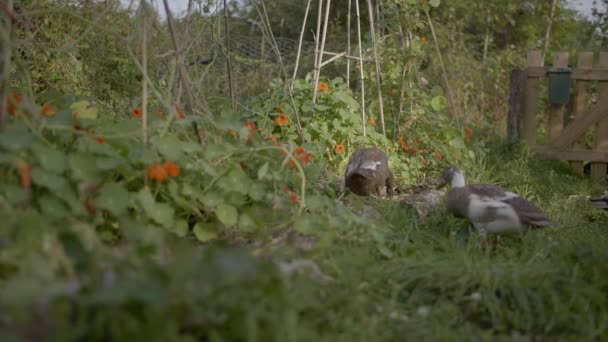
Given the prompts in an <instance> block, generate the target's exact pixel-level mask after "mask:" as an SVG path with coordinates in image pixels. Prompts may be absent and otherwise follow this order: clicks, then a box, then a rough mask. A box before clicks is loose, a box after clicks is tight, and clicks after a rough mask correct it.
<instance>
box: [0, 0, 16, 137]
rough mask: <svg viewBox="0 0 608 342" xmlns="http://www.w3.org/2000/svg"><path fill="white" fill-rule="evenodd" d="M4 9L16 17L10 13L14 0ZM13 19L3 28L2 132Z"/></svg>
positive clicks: (8, 2) (0, 129)
mask: <svg viewBox="0 0 608 342" xmlns="http://www.w3.org/2000/svg"><path fill="white" fill-rule="evenodd" d="M3 10H4V11H5V13H6V15H7V18H10V19H13V18H14V17H13V16H11V15H9V14H13V0H8V1H7V2H6V3H5V4H4V6H3ZM13 22H14V21H12V20H6V27H4V29H3V30H2V46H3V49H2V79H1V80H0V101H1V102H0V132H1V131H3V130H4V125H5V123H4V121H5V115H6V112H7V110H8V108H7V99H8V86H9V78H8V73H9V69H10V63H11V43H10V37H11V29H12V25H11V24H12V23H13Z"/></svg>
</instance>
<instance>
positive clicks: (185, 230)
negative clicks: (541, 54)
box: [0, 0, 608, 341]
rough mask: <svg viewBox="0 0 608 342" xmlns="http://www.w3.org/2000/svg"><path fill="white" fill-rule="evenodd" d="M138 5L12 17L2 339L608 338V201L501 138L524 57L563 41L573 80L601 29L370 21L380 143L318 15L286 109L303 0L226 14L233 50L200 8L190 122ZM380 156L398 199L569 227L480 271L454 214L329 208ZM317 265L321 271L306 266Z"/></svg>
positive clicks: (381, 4) (341, 20)
mask: <svg viewBox="0 0 608 342" xmlns="http://www.w3.org/2000/svg"><path fill="white" fill-rule="evenodd" d="M348 2H349V1H348V0H334V1H332V8H333V10H332V11H331V12H330V16H329V22H330V24H329V29H328V34H327V43H326V50H327V51H331V52H340V51H344V50H345V49H346V46H347V41H346V37H347V34H346V31H347V22H348V21H347V17H346V14H347V9H348ZM140 4H141V2H130V3H129V4H125V3H124V2H121V1H118V0H104V1H94V0H24V1H18V2H15V6H14V14H15V15H14V16H15V18H16V19H15V21H14V22H13V21H11V20H10V19H9V16H7V15H4V14H3V16H2V17H0V18H1V19H0V23H1V24H2V33H3V37H8V39H5V38H3V39H4V40H3V41H2V47H3V50H2V53H3V56H7V55H8V53H10V56H11V59H10V64H9V65H8V69H7V70H6V71H7V72H6V73H3V75H7V74H8V78H4V80H7V82H3V84H2V86H3V88H2V89H0V90H1V91H2V92H3V93H6V94H7V96H8V99H7V112H8V115H6V127H4V130H3V131H2V133H0V217H2V224H0V340H3V341H12V340H14V341H22V340H32V341H34V340H36V341H37V340H83V339H87V340H89V339H90V340H125V339H136V340H139V339H149V340H162V341H173V340H175V341H185V340H186V341H189V340H192V341H245V340H246V341H312V340H314V341H324V340H327V341H340V340H344V341H347V340H348V341H358V340H360V341H369V340H376V341H379V340H387V341H391V340H395V339H398V338H403V337H404V336H407V337H410V338H425V339H448V338H451V339H455V338H458V339H465V338H466V339H471V338H478V339H490V338H492V339H505V340H506V339H518V338H520V337H527V338H537V339H540V340H554V339H557V338H560V337H561V338H572V339H574V338H586V339H600V338H603V337H606V334H607V331H608V330H607V326H606V320H605V317H606V315H607V314H608V308H607V306H606V305H607V303H606V296H605V290H606V286H608V282H607V279H606V277H605V276H603V275H604V274H606V269H605V268H606V265H607V264H606V263H605V262H603V261H605V259H606V257H607V255H606V252H605V248H603V245H604V244H605V240H606V235H605V233H604V230H603V229H604V228H605V227H606V219H607V217H606V215H603V214H602V213H597V212H595V211H593V210H591V209H589V208H588V207H586V206H585V205H584V203H583V201H581V200H577V199H576V198H574V197H571V195H573V194H583V193H592V192H599V191H600V190H601V188H600V187H599V186H598V185H597V184H593V183H591V182H589V181H587V180H583V179H580V178H578V177H576V176H574V175H573V174H571V173H569V172H568V171H567V170H566V169H565V168H564V166H563V165H562V164H560V163H551V162H546V161H537V160H534V159H533V158H530V155H529V152H528V151H527V150H526V149H525V148H515V147H512V146H509V147H505V145H503V144H502V140H501V139H502V138H501V136H502V135H503V132H504V131H505V129H504V126H505V117H506V113H507V101H508V87H509V73H510V71H511V70H512V69H513V68H516V67H523V66H524V63H525V54H526V51H528V50H530V49H544V47H545V45H546V46H547V54H546V55H545V63H546V64H550V62H551V60H552V53H553V52H554V51H557V50H566V51H569V52H570V56H571V63H570V64H573V65H574V64H575V56H576V54H575V52H577V51H583V50H589V51H598V50H601V49H603V48H605V47H606V46H605V45H606V40H605V31H606V18H605V16H606V14H605V12H603V11H600V10H596V11H594V12H593V14H592V15H591V17H583V16H581V15H580V14H578V13H577V12H575V11H574V10H571V9H569V5H568V3H567V2H566V1H563V0H556V1H553V2H551V1H537V0H517V1H507V0H497V1H491V2H479V1H472V0H458V1H450V2H444V3H440V1H437V0H431V1H424V0H406V1H398V0H385V1H377V2H373V4H372V5H373V7H374V8H376V9H377V15H375V16H374V19H375V22H376V32H377V34H378V37H379V39H378V49H379V56H380V62H381V63H380V64H381V79H382V84H381V90H382V93H383V104H384V114H385V121H386V128H387V137H386V139H385V137H384V136H383V135H382V131H381V129H380V115H379V103H378V97H377V92H376V88H375V69H374V65H373V63H371V62H370V63H365V65H364V70H363V79H361V76H360V74H359V71H358V65H357V64H356V63H355V62H353V61H351V63H350V71H351V72H350V74H349V75H346V61H345V60H344V59H340V60H337V61H335V62H334V63H332V64H330V65H328V66H327V67H324V68H323V70H322V73H321V82H322V83H323V87H321V86H320V85H319V84H313V81H312V76H311V73H312V70H313V56H314V37H313V35H312V33H311V32H312V31H314V28H315V26H316V14H317V13H318V3H317V2H316V1H313V2H312V4H311V8H310V14H309V19H308V23H307V25H306V27H305V30H304V35H303V45H302V56H301V59H300V65H299V69H298V72H297V77H296V79H295V80H294V83H293V88H292V89H291V90H290V88H289V87H290V86H292V84H291V80H290V79H289V78H291V75H292V74H293V72H294V69H295V60H296V56H297V47H298V40H299V36H300V30H301V28H302V27H301V25H302V20H303V18H304V15H305V10H306V1H300V2H296V1H291V0H275V1H266V2H261V1H253V0H252V1H246V2H243V1H229V13H228V17H227V26H228V30H229V36H230V46H229V47H227V46H226V39H225V38H226V36H225V31H224V24H225V22H224V19H225V18H224V15H225V14H224V12H223V8H222V2H221V1H219V0H195V1H191V6H190V9H189V11H188V13H189V14H188V15H186V16H180V17H179V18H175V23H174V24H175V30H176V37H177V38H178V41H179V42H181V43H182V44H184V45H183V46H182V47H181V49H182V51H181V52H183V53H184V54H185V58H184V65H185V67H186V70H187V73H188V76H189V78H190V81H191V88H192V89H191V91H192V95H193V98H194V106H193V108H192V110H191V111H190V110H185V108H188V104H187V101H186V100H185V98H186V97H187V96H186V95H187V94H186V91H187V89H186V88H185V87H184V83H183V82H178V81H177V80H178V70H177V66H178V65H177V63H176V58H175V51H174V48H173V43H172V37H171V35H170V34H169V31H168V27H167V26H168V23H167V20H166V14H160V13H158V12H156V10H155V7H154V6H152V5H144V6H143V7H141V6H140ZM262 4H263V5H264V6H262ZM360 4H361V23H362V31H363V32H362V36H363V37H362V50H363V55H364V57H365V58H368V59H369V58H371V56H372V45H371V39H370V38H371V37H370V33H369V21H368V19H369V14H368V10H367V5H366V4H364V3H363V2H360ZM599 5H600V4H598V7H597V8H600V7H599ZM353 7H354V6H353ZM161 8H162V6H161ZM353 11H354V9H353ZM427 12H428V13H429V18H430V19H431V20H432V24H433V27H432V28H433V30H434V31H435V35H433V33H432V30H431V26H430V25H429V20H428V18H427ZM264 13H266V14H267V15H265V14H264ZM142 14H145V16H146V20H145V26H144V21H143V20H142ZM351 19H352V21H351V41H350V43H351V49H352V52H351V54H353V55H356V54H357V48H358V46H357V39H356V29H355V25H354V20H355V18H354V16H353V17H352V18H351ZM549 22H550V23H551V34H550V36H549V41H548V42H547V41H545V39H546V31H547V27H548V23H549ZM142 28H143V30H145V32H146V34H145V36H146V43H147V44H146V49H145V54H146V56H147V64H146V66H145V68H146V71H147V75H148V78H149V83H148V85H149V89H150V92H149V98H148V112H147V113H145V114H147V116H148V120H149V123H148V131H147V137H148V139H149V144H148V145H147V146H144V145H143V143H142V132H141V120H142V101H143V99H142V91H141V83H142V80H143V77H142V68H143V67H142V66H141V65H140V61H141V57H142V55H143V53H144V51H143V48H142V41H143V40H144V35H143V34H142ZM268 28H270V30H268ZM269 31H272V35H270V34H269ZM434 36H436V39H435V38H434ZM435 44H437V47H438V48H439V51H440V52H441V54H442V57H443V59H444V62H445V67H446V68H445V72H446V75H445V76H447V79H448V83H449V84H450V90H451V94H452V97H453V98H452V100H453V102H452V103H451V102H450V101H449V100H448V98H447V87H446V84H445V81H444V78H443V75H442V73H443V70H442V68H441V66H440V63H439V57H438V55H437V51H436V45H435ZM7 47H8V48H7ZM275 49H276V50H278V51H279V52H280V58H279V57H278V56H277V55H276V53H275ZM228 51H230V58H231V63H232V74H231V80H232V84H233V89H234V92H235V104H234V106H232V104H231V101H230V97H229V94H228V81H229V78H228V75H227V71H226V62H227V61H226V56H227V53H228ZM280 62H282V65H281V64H280ZM285 76H287V78H288V79H285ZM347 76H348V77H347ZM347 79H348V80H349V82H348V83H347ZM362 81H365V83H364V85H365V98H364V101H363V104H364V105H365V108H366V114H367V119H366V122H362V119H361V116H360V111H361V107H360V106H361V95H360V94H361V87H362V86H363V83H362ZM6 84H8V86H6ZM314 87H319V89H320V91H319V95H318V99H317V102H316V103H315V104H313V103H312V101H311V97H312V92H313V89H314ZM298 119H299V120H300V127H298V124H297V121H298ZM193 123H196V125H197V127H198V129H199V130H198V131H196V132H195V134H193V133H192V124H193ZM364 125H365V127H366V130H367V134H366V137H365V138H364V137H363V135H362V127H363V126H364ZM199 139H200V143H199ZM364 145H374V146H379V147H381V148H383V149H384V150H386V151H387V154H388V155H389V163H390V165H391V168H392V169H393V172H394V173H395V176H396V178H397V181H398V184H399V186H400V191H406V190H407V189H408V188H409V187H411V186H413V185H428V183H432V180H431V179H432V178H433V177H435V176H436V175H437V172H438V171H439V170H440V169H441V168H442V167H444V166H445V165H447V164H448V163H453V164H458V165H459V166H461V167H463V168H465V169H468V170H471V172H470V173H468V174H467V177H469V176H470V179H471V180H472V181H488V182H495V183H500V184H505V185H508V186H511V187H512V188H514V190H516V191H517V192H518V193H521V194H522V195H525V196H526V197H528V198H531V199H533V200H535V201H538V202H539V203H540V205H541V206H542V207H544V208H547V210H548V211H549V212H550V214H551V215H553V216H555V217H556V218H557V221H558V222H560V223H561V224H562V226H563V228H564V229H562V230H559V231H553V233H554V234H552V232H541V233H539V234H536V235H533V236H530V237H527V238H526V239H525V240H524V239H519V238H514V239H509V240H507V241H506V242H505V244H506V246H505V247H504V249H503V253H502V254H498V255H487V254H484V253H483V252H481V251H479V250H478V249H477V248H476V246H475V243H474V241H473V240H468V238H467V237H468V235H469V233H468V229H467V227H464V228H463V227H462V226H461V222H459V221H457V220H454V219H452V218H449V217H447V216H446V215H444V213H443V212H442V211H441V210H439V209H437V210H436V211H433V212H432V214H431V215H430V216H429V217H427V218H421V217H419V216H418V215H416V213H415V212H414V211H413V210H406V209H404V208H403V207H402V206H401V205H400V204H399V203H397V201H379V200H375V199H367V200H363V199H361V198H353V197H352V196H351V197H347V198H346V199H340V200H337V198H336V197H337V196H338V195H339V194H340V192H341V186H340V181H339V179H340V178H342V175H343V172H344V169H345V168H346V163H347V161H348V156H349V155H350V153H352V152H353V151H354V150H356V149H357V148H359V147H362V146H364ZM301 264H304V265H309V266H310V265H313V266H312V271H310V272H303V273H304V274H300V273H299V272H292V271H290V270H293V269H294V267H295V266H293V265H301ZM315 266H318V267H319V269H321V270H322V271H320V270H318V269H317V270H316V271H315ZM296 269H298V270H299V268H298V267H296Z"/></svg>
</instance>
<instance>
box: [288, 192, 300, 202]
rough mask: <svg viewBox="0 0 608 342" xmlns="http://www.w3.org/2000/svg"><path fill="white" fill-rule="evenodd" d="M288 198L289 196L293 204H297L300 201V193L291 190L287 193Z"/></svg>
mask: <svg viewBox="0 0 608 342" xmlns="http://www.w3.org/2000/svg"><path fill="white" fill-rule="evenodd" d="M287 198H289V201H290V202H291V203H293V204H297V203H298V194H296V193H295V192H290V193H289V194H288V195H287Z"/></svg>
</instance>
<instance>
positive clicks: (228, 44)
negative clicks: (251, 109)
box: [224, 0, 235, 109]
mask: <svg viewBox="0 0 608 342" xmlns="http://www.w3.org/2000/svg"><path fill="white" fill-rule="evenodd" d="M224 32H225V33H226V69H227V71H228V94H229V95H230V105H231V106H232V109H234V107H235V100H234V90H233V88H232V66H231V64H230V63H231V62H230V34H229V33H228V6H227V5H226V0H224Z"/></svg>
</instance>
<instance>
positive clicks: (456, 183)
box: [452, 172, 464, 188]
mask: <svg viewBox="0 0 608 342" xmlns="http://www.w3.org/2000/svg"><path fill="white" fill-rule="evenodd" d="M463 186H464V176H463V175H462V173H460V172H456V173H455V174H454V176H453V177H452V188H462V187H463Z"/></svg>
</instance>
